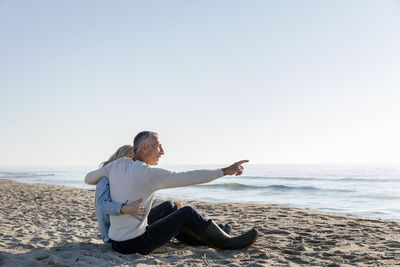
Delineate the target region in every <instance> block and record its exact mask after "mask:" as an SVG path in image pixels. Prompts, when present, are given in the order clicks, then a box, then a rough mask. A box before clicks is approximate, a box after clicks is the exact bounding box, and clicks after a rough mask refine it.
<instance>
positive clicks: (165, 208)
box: [147, 201, 176, 225]
mask: <svg viewBox="0 0 400 267" xmlns="http://www.w3.org/2000/svg"><path fill="white" fill-rule="evenodd" d="M174 211H176V206H175V204H174V203H173V202H172V201H164V202H162V203H161V204H159V205H157V206H155V207H154V208H152V209H151V210H150V212H149V216H147V223H148V224H149V225H150V224H153V223H154V222H155V221H157V220H159V219H161V218H164V217H165V216H168V215H169V214H171V213H172V212H174Z"/></svg>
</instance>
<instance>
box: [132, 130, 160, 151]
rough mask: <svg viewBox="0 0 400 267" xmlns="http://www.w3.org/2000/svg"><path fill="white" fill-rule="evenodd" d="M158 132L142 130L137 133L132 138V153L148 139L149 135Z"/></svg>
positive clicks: (155, 134) (154, 134)
mask: <svg viewBox="0 0 400 267" xmlns="http://www.w3.org/2000/svg"><path fill="white" fill-rule="evenodd" d="M157 135H158V134H157V133H156V132H151V131H143V132H140V133H138V134H137V135H136V136H135V139H133V153H136V152H137V151H138V149H139V148H140V145H141V144H142V143H143V142H145V141H148V140H149V139H150V137H152V136H157Z"/></svg>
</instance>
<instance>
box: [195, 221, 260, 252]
mask: <svg viewBox="0 0 400 267" xmlns="http://www.w3.org/2000/svg"><path fill="white" fill-rule="evenodd" d="M257 235H258V232H257V230H256V229H251V230H250V231H248V232H246V233H244V234H242V235H239V236H236V237H230V236H229V235H228V234H227V233H225V232H224V231H222V230H221V228H219V227H218V225H216V224H215V223H214V222H211V224H210V225H209V226H208V227H207V229H206V230H205V231H204V232H203V233H201V234H199V235H198V237H199V239H200V240H202V241H203V242H204V243H206V244H207V245H209V246H212V247H215V248H219V249H241V248H247V247H250V246H251V245H253V243H254V242H255V241H256V239H257Z"/></svg>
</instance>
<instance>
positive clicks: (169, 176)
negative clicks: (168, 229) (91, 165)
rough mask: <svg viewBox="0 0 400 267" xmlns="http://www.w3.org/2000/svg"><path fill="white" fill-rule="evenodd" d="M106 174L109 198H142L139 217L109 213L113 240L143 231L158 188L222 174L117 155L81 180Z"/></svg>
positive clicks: (203, 180) (91, 181) (204, 180)
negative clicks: (175, 168) (183, 169)
mask: <svg viewBox="0 0 400 267" xmlns="http://www.w3.org/2000/svg"><path fill="white" fill-rule="evenodd" d="M103 176H107V177H108V178H109V180H110V193H111V198H112V200H113V201H116V202H121V203H124V202H126V201H128V204H129V203H131V202H134V201H136V200H138V199H142V200H143V202H142V203H141V205H143V206H144V207H145V209H146V214H145V217H144V219H143V220H142V221H139V220H137V219H136V218H135V217H133V216H130V215H127V214H123V215H119V216H110V222H111V226H110V229H109V232H108V236H109V237H110V238H111V239H112V240H114V241H125V240H129V239H132V238H135V237H138V236H140V235H142V234H143V233H144V232H145V231H146V226H147V216H148V215H149V212H150V209H151V203H152V201H153V197H154V192H155V191H156V190H159V189H165V188H172V187H181V186H187V185H193V184H201V183H207V182H211V181H212V180H215V179H217V178H219V177H222V176H223V172H222V170H221V169H217V170H196V171H188V172H171V171H168V170H165V169H161V168H155V167H151V166H149V165H147V164H145V163H143V162H141V161H139V160H136V161H133V160H132V159H130V158H121V159H118V160H115V161H112V162H110V163H108V164H107V165H106V166H104V167H102V168H100V169H98V170H95V171H92V172H90V173H88V174H87V175H86V178H85V183H87V184H96V183H97V181H98V180H99V179H100V178H101V177H103Z"/></svg>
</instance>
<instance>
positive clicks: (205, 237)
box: [85, 131, 257, 254]
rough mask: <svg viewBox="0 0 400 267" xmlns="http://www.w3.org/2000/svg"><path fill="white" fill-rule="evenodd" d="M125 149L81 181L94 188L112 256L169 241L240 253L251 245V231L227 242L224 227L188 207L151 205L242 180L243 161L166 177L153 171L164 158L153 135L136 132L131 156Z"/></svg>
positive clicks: (254, 233)
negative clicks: (175, 193) (181, 190)
mask: <svg viewBox="0 0 400 267" xmlns="http://www.w3.org/2000/svg"><path fill="white" fill-rule="evenodd" d="M129 148H130V147H129V146H124V147H122V148H121V149H119V150H118V151H117V152H116V153H115V154H114V155H112V156H111V158H110V159H109V160H108V161H106V162H104V163H103V164H102V165H103V166H102V167H101V168H100V169H98V170H95V171H92V172H90V173H88V174H87V175H86V178H85V182H86V183H87V184H93V185H94V184H97V188H96V202H95V204H96V205H95V206H96V215H97V218H98V221H99V226H100V230H101V235H102V238H103V240H104V242H111V246H112V248H113V249H114V250H115V251H117V252H120V253H124V254H130V253H140V254H148V253H150V252H151V251H153V250H154V249H156V248H158V247H160V246H162V245H163V244H165V243H167V242H168V241H169V240H170V239H172V238H173V237H176V238H177V239H179V240H181V241H184V242H187V243H189V244H204V245H208V246H210V247H215V248H219V249H241V248H246V247H249V246H251V245H252V244H253V243H254V242H255V240H256V238H257V231H256V230H255V229H251V230H250V231H248V232H246V233H244V234H242V235H239V236H237V237H231V236H230V235H229V234H228V233H226V232H229V226H227V225H226V226H225V228H226V229H222V228H224V227H222V228H221V227H219V226H218V225H216V224H215V223H214V222H213V221H211V220H207V219H205V218H204V217H203V216H202V215H201V214H199V213H198V212H197V211H196V210H195V209H194V208H192V207H189V206H185V207H181V205H180V203H172V202H170V201H165V202H162V203H161V204H159V205H153V198H154V193H155V191H157V190H160V189H165V188H172V187H182V186H188V185H194V184H201V183H207V182H210V181H213V180H215V179H217V178H220V177H222V176H225V175H234V174H236V175H241V174H242V172H243V166H242V164H243V163H246V162H248V161H247V160H243V161H239V162H236V163H234V164H232V165H231V166H229V167H226V168H222V169H217V170H195V171H188V172H171V171H168V170H164V169H161V168H155V167H152V166H153V165H157V164H158V160H159V159H160V157H161V155H163V154H164V151H163V149H162V146H161V144H160V142H159V140H158V135H157V133H154V132H150V131H144V132H140V133H139V134H137V135H136V137H135V139H134V141H133V155H132V154H130V153H129ZM126 149H128V150H126ZM103 177H108V180H107V179H105V178H103ZM111 200H112V201H111ZM122 203H124V204H122ZM139 203H141V205H142V207H139V206H138V204H139ZM224 230H225V231H226V232H225V231H224Z"/></svg>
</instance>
